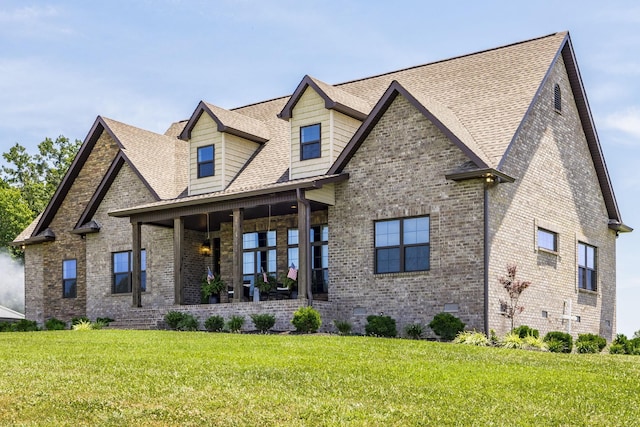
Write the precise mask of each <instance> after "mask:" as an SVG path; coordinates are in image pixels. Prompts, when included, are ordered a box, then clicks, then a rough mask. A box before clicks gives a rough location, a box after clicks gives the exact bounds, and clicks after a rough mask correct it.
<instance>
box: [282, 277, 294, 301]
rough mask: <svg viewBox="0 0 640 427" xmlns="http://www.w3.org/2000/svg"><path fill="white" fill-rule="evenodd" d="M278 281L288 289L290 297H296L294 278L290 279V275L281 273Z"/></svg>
mask: <svg viewBox="0 0 640 427" xmlns="http://www.w3.org/2000/svg"><path fill="white" fill-rule="evenodd" d="M280 283H282V286H283V287H285V288H287V289H289V295H290V296H291V299H296V298H298V281H297V280H296V279H292V278H291V277H289V276H287V275H286V274H284V273H283V274H282V275H281V276H280Z"/></svg>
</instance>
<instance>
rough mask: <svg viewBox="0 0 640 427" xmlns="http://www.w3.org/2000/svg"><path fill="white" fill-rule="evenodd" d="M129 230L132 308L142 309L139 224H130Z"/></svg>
mask: <svg viewBox="0 0 640 427" xmlns="http://www.w3.org/2000/svg"><path fill="white" fill-rule="evenodd" d="M131 229H132V233H131V234H132V247H131V262H132V264H133V266H132V267H133V270H132V277H131V295H132V297H133V301H132V306H133V307H142V279H141V276H142V267H141V260H140V251H141V249H142V238H141V234H142V233H141V224H140V223H139V222H132V223H131Z"/></svg>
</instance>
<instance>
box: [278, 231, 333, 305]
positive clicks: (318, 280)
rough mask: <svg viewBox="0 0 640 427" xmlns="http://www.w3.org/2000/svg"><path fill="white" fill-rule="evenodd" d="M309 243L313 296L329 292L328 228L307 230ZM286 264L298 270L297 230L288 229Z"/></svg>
mask: <svg viewBox="0 0 640 427" xmlns="http://www.w3.org/2000/svg"><path fill="white" fill-rule="evenodd" d="M309 231H310V234H309V242H310V243H311V291H312V292H313V293H315V294H326V293H327V292H329V227H328V226H327V225H317V226H314V227H311V229H310V230H309ZM287 244H288V249H287V254H288V259H287V261H288V264H287V265H291V264H293V265H295V266H296V268H300V264H299V262H298V259H299V255H298V253H299V252H298V230H297V229H289V230H288V235H287Z"/></svg>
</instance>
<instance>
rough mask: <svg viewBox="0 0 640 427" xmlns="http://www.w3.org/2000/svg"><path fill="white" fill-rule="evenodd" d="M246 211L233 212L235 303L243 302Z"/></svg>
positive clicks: (235, 210) (237, 210)
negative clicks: (243, 246) (243, 241)
mask: <svg viewBox="0 0 640 427" xmlns="http://www.w3.org/2000/svg"><path fill="white" fill-rule="evenodd" d="M243 220H244V209H242V208H238V209H234V210H233V301H234V302H240V301H242V296H243V295H244V288H243V286H242V282H243V280H242V234H243V228H242V227H243V225H242V223H243Z"/></svg>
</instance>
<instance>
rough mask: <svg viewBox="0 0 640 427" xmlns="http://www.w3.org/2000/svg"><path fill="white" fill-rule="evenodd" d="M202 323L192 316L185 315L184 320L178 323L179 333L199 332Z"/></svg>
mask: <svg viewBox="0 0 640 427" xmlns="http://www.w3.org/2000/svg"><path fill="white" fill-rule="evenodd" d="M199 326H200V322H198V319H196V318H195V317H194V316H193V315H192V314H189V313H184V314H183V316H182V319H180V321H179V322H178V325H177V326H176V329H177V330H179V331H197V330H198V327H199Z"/></svg>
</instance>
